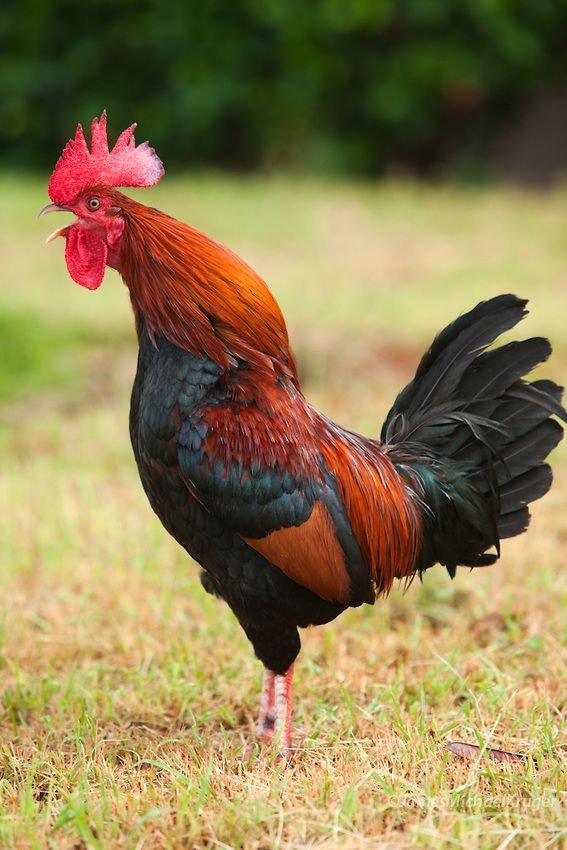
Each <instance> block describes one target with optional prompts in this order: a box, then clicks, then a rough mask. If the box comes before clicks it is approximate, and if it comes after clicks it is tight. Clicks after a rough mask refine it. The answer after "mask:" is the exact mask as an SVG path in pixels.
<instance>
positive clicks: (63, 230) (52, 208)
mask: <svg viewBox="0 0 567 850" xmlns="http://www.w3.org/2000/svg"><path fill="white" fill-rule="evenodd" d="M52 212H73V210H72V209H69V207H60V206H58V205H57V204H47V206H46V207H44V208H43V209H42V210H41V212H40V213H39V215H38V218H43V216H44V215H47V213H52ZM71 227H72V225H70V224H64V225H63V226H62V227H58V228H57V230H54V231H53V233H50V234H49V236H48V237H47V239H46V240H45V244H46V245H48V244H49V243H50V242H53V240H54V239H57V237H58V236H67V234H68V232H69V230H70V229H71Z"/></svg>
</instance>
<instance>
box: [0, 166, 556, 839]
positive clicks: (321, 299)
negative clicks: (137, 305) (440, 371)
mask: <svg viewBox="0 0 567 850" xmlns="http://www.w3.org/2000/svg"><path fill="white" fill-rule="evenodd" d="M6 187H7V188H6ZM13 193H14V184H13V183H10V182H9V181H8V182H7V183H6V184H5V197H6V198H7V199H8V200H10V201H11V200H12V198H14V204H15V207H16V212H15V213H13V215H12V216H11V217H9V216H8V215H7V214H6V215H5V218H4V220H3V222H2V224H3V238H4V239H6V240H7V241H9V243H10V246H11V247H10V257H11V259H10V260H9V262H8V264H7V267H6V271H5V273H6V283H7V284H8V288H7V289H6V290H4V294H3V296H2V301H1V302H0V306H1V307H2V308H4V309H8V308H9V309H11V310H13V309H15V310H17V311H19V314H21V313H22V311H25V310H27V309H28V308H29V307H33V309H34V310H35V311H36V312H39V313H40V314H41V315H42V316H44V317H45V319H46V321H48V322H50V323H52V324H54V325H57V324H60V323H62V324H70V325H73V326H77V323H82V325H80V327H85V328H86V327H87V326H90V325H91V324H92V326H93V327H95V328H97V329H98V332H99V334H101V335H102V339H99V340H98V342H97V344H96V346H97V347H96V349H95V348H93V345H91V344H89V345H88V346H86V348H84V347H81V346H78V345H77V346H76V347H75V348H72V347H69V348H66V349H64V350H62V351H61V356H62V357H67V358H69V359H72V360H73V363H74V362H75V361H76V363H77V368H76V372H77V374H76V380H74V382H71V384H68V383H65V384H64V386H63V388H61V387H60V386H58V385H54V386H51V387H46V388H45V390H44V392H41V393H37V392H34V393H33V394H28V395H27V397H25V398H20V399H17V400H15V401H6V403H5V404H4V406H3V420H4V426H3V429H2V432H1V441H2V442H1V445H2V454H3V460H2V470H1V482H0V486H1V490H0V499H1V508H0V517H1V521H2V525H3V531H2V538H1V544H0V545H1V550H0V551H1V556H2V557H1V562H0V578H1V582H2V614H1V624H0V653H1V654H0V665H1V666H0V669H1V675H2V682H1V688H0V691H1V696H2V699H1V703H0V729H1V731H2V737H1V741H2V745H1V748H0V846H2V847H6V848H18V850H19V848H44V847H50V848H57V850H60V848H61V850H62V848H65V850H67V849H69V850H70V848H81V847H88V848H105V850H106V848H132V850H133V848H140V850H141V848H182V847H184V848H185V847H186V848H191V847H195V848H204V847H211V848H213V847H214V848H240V847H243V848H247V849H248V848H250V850H252V848H255V850H268V848H270V850H271V848H282V850H291V848H300V847H312V848H318V849H319V850H320V849H321V848H325V850H330V848H335V847H341V848H346V850H350V848H353V850H354V848H357V849H358V848H361V850H362V849H363V850H370V848H372V850H374V848H397V847H399V848H405V847H424V848H449V847H451V848H454V847H462V848H483V849H484V848H501V850H504V848H505V847H514V848H516V847H522V846H526V847H527V846H530V847H537V848H542V850H543V848H545V847H558V846H560V845H561V842H562V841H564V840H565V836H566V833H565V795H566V792H567V788H566V781H565V764H566V739H565V714H566V711H567V703H566V692H567V689H566V667H567V664H566V662H567V654H566V640H565V637H566V634H565V630H566V625H565V624H566V601H567V578H566V576H567V571H566V570H565V561H566V556H567V523H566V519H565V518H566V516H567V453H566V451H565V449H564V448H563V449H560V450H558V451H557V453H556V455H555V460H554V467H555V471H556V482H555V484H554V487H553V490H552V492H551V493H550V494H549V495H548V496H547V497H546V498H545V499H544V500H543V501H542V502H541V503H539V504H537V505H536V506H535V509H534V520H533V523H532V527H531V529H530V531H529V533H528V534H527V535H525V536H524V537H523V538H521V539H518V540H515V541H510V542H507V543H506V545H505V547H504V553H503V558H502V561H501V562H500V564H499V565H498V566H497V567H495V568H493V569H490V570H481V571H476V572H475V573H474V574H470V573H468V572H467V571H461V572H460V573H459V575H458V577H457V580H456V581H455V582H452V583H451V582H450V581H449V580H448V578H447V577H446V575H445V574H444V572H443V571H442V570H437V571H433V572H432V573H431V574H430V575H428V576H427V577H426V580H425V582H424V584H423V586H419V585H418V584H417V583H415V584H414V585H413V586H412V587H411V588H410V589H409V590H408V592H407V593H405V594H402V593H401V591H399V590H398V591H395V592H393V593H392V595H391V597H390V598H389V599H387V600H384V601H381V602H379V603H377V605H376V606H375V607H374V608H366V609H364V610H357V611H352V612H349V613H347V614H346V615H344V616H343V617H342V618H340V619H339V620H338V621H337V622H335V623H333V624H330V625H329V626H327V627H324V628H319V629H316V630H311V631H309V632H306V633H305V634H304V638H303V643H304V649H303V653H302V655H301V659H300V664H299V665H298V667H299V669H298V674H297V684H296V689H295V732H294V741H295V744H296V746H297V752H296V755H295V759H294V763H293V766H292V767H291V769H289V770H287V771H285V772H282V771H281V770H280V769H279V768H276V766H275V765H274V763H273V760H272V759H271V757H270V754H269V753H258V752H257V751H256V749H255V747H254V745H253V741H254V719H255V715H256V709H257V701H258V695H259V687H260V675H261V674H260V669H259V664H258V662H256V661H255V660H254V658H253V655H252V652H251V650H250V648H249V646H248V644H247V642H246V640H245V638H244V637H243V635H242V634H241V632H240V630H239V628H238V627H237V625H236V624H235V622H234V620H233V618H232V616H231V615H230V613H229V612H228V611H227V610H226V609H225V608H224V607H223V605H222V604H221V603H219V602H217V601H216V600H213V599H211V598H210V597H208V596H206V595H205V594H204V593H203V592H202V590H201V588H200V584H199V582H198V577H197V575H198V571H197V569H196V568H195V566H194V565H193V564H192V563H191V562H190V561H189V560H188V559H187V558H186V557H185V556H184V555H183V554H182V553H181V552H180V551H179V549H178V548H177V547H176V545H175V544H174V543H173V542H172V541H171V540H170V539H169V538H168V537H167V535H166V534H165V532H164V531H163V530H162V529H161V527H160V526H159V524H158V522H157V520H156V519H155V518H154V517H153V515H152V514H151V511H150V509H149V507H148V505H147V504H146V502H145V498H144V496H143V493H142V491H141V487H140V485H139V483H138V481H137V478H136V473H135V469H134V464H133V460H132V459H131V453H130V448H129V445H128V438H127V409H128V393H129V387H130V383H131V378H132V373H133V369H134V357H135V352H134V347H133V344H132V337H131V332H130V330H129V328H130V316H129V312H128V305H127V302H126V297H125V293H124V292H123V291H121V288H120V287H119V286H118V285H116V281H113V280H107V281H106V283H105V286H104V287H103V290H101V292H100V294H97V295H96V296H94V297H93V296H90V297H89V296H88V295H87V294H86V293H84V292H83V291H81V290H79V288H78V287H72V286H71V285H70V284H69V283H68V282H67V280H66V279H65V273H64V271H63V261H62V256H61V252H57V251H52V252H49V253H47V252H43V250H42V248H41V247H40V239H41V235H42V234H41V232H40V230H41V228H40V227H39V226H38V227H36V228H34V227H33V225H32V224H31V222H32V221H33V219H32V212H33V210H34V209H35V206H38V207H39V206H40V205H41V197H40V190H39V188H38V187H37V186H36V185H35V184H33V183H30V184H29V185H24V186H23V188H22V189H21V191H19V193H18V195H17V197H16V196H15V195H14V194H13ZM158 194H159V198H157V199H154V198H152V201H154V200H155V203H156V204H157V205H158V206H161V207H162V208H164V209H166V210H168V211H171V212H173V213H175V214H178V215H180V216H183V217H185V218H187V219H191V220H192V221H193V222H195V223H197V224H199V225H202V226H204V227H206V229H208V230H209V231H211V232H214V233H215V234H217V235H219V236H220V237H221V238H225V239H226V240H227V241H229V242H230V243H231V244H232V245H234V246H236V247H237V248H238V249H239V250H241V252H242V253H244V254H245V255H246V256H247V257H249V258H251V259H252V260H255V261H256V263H257V264H258V265H259V266H260V267H261V268H262V271H263V272H264V273H265V274H266V276H267V277H269V278H270V279H271V280H273V281H274V283H275V289H276V290H277V292H278V297H279V298H280V300H281V301H282V303H283V305H284V307H285V310H286V312H287V314H288V316H289V319H290V327H291V329H292V335H293V338H294V341H295V343H296V348H297V349H298V352H299V355H300V361H301V363H302V369H303V373H304V376H305V380H306V389H307V393H308V395H309V397H310V398H311V399H313V400H314V401H316V402H317V403H319V404H320V405H321V406H322V407H324V409H325V410H326V411H327V412H329V413H332V414H333V415H334V416H335V417H336V418H337V419H339V420H341V421H343V422H345V423H346V424H349V425H353V426H355V427H359V428H361V429H364V430H366V431H368V432H370V431H374V432H375V431H376V430H377V426H378V423H379V421H380V420H381V418H382V416H383V415H384V413H385V411H386V409H387V407H388V404H389V402H390V401H391V399H392V397H393V395H394V393H395V392H396V391H397V390H398V389H399V388H400V387H401V385H402V384H403V382H404V381H406V380H407V379H408V378H409V377H410V374H411V370H412V367H413V366H414V365H415V361H416V358H417V356H418V355H419V353H420V351H421V349H422V348H423V346H424V344H425V343H426V342H427V341H428V338H429V337H430V336H431V333H432V332H433V331H434V330H436V329H437V328H438V327H439V326H440V325H441V324H442V323H443V322H444V321H446V320H447V319H450V318H451V317H452V314H454V313H455V312H459V311H460V310H462V309H464V308H465V307H467V306H469V305H470V304H471V303H472V302H473V301H474V300H476V299H477V297H483V296H486V295H488V294H493V293H495V292H496V291H502V290H503V289H506V290H509V289H513V290H517V291H518V292H519V294H524V293H526V294H527V295H528V296H531V297H532V299H533V305H532V307H533V312H534V316H533V319H530V325H529V326H527V325H526V328H525V332H526V333H539V332H546V333H549V335H550V336H552V337H553V339H554V342H555V343H556V347H557V349H558V351H557V356H556V358H555V360H554V361H553V362H552V364H551V365H550V366H549V367H547V373H548V374H552V375H554V376H556V377H558V378H559V379H560V378H561V375H562V374H563V375H564V374H565V369H566V367H567V331H566V330H565V315H566V309H565V308H566V306H567V303H566V301H567V293H566V291H565V288H561V287H560V284H561V283H562V282H563V283H564V282H565V251H564V243H563V242H561V241H560V240H559V238H558V234H559V231H560V227H561V228H563V223H564V220H565V215H564V214H565V206H566V200H567V198H566V197H565V196H564V195H563V194H562V193H557V194H556V195H552V196H546V197H541V198H538V197H528V196H526V197H524V196H518V195H514V194H510V193H507V192H503V191H492V192H488V191H487V192H481V193H459V192H457V191H455V190H446V189H439V190H426V189H423V188H420V187H413V186H384V187H381V188H374V187H360V188H357V189H355V188H352V187H348V186H337V187H324V186H320V185H317V184H305V183H301V184H298V185H297V186H295V187H291V186H290V185H289V183H288V182H287V181H283V180H282V181H276V182H271V181H264V182H263V183H262V182H261V181H254V182H252V183H250V184H245V183H240V182H238V181H233V182H223V181H220V180H214V179H211V180H208V181H207V180H197V181H194V182H193V183H191V184H189V183H188V182H186V183H184V184H182V185H180V186H179V188H173V189H170V190H169V191H168V190H167V189H166V188H164V189H163V190H161V189H160V192H159V193H158V192H156V195H158ZM187 198H189V199H190V206H191V207H192V208H193V210H194V211H195V210H199V211H200V216H201V218H200V219H199V218H197V217H196V215H195V214H194V213H193V215H192V214H191V211H190V210H189V209H188V204H189V202H188V201H187ZM28 211H29V221H28V220H27V219H25V218H24V212H25V213H26V215H27V214H28ZM17 245H19V246H20V249H21V250H20V252H17V251H16V248H15V246H17ZM310 268H311V273H310V272H309V269H310ZM105 334H108V339H105V338H104V335H105ZM46 355H47V351H46ZM54 374H55V373H54ZM53 380H54V382H55V378H54V379H53ZM449 740H463V741H468V742H470V743H479V742H480V743H483V744H487V745H488V746H495V747H501V748H503V749H507V750H512V751H516V752H522V753H528V754H529V755H530V756H532V757H533V758H531V759H530V760H529V761H528V763H527V764H526V765H523V764H513V765H501V764H494V763H492V762H490V761H486V760H484V759H482V760H478V761H472V762H462V761H459V760H457V759H456V758H455V757H454V756H452V755H450V754H449V753H448V752H447V750H446V746H445V745H446V743H447V742H448V741H449Z"/></svg>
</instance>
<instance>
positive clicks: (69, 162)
mask: <svg viewBox="0 0 567 850" xmlns="http://www.w3.org/2000/svg"><path fill="white" fill-rule="evenodd" d="M135 129H136V124H132V126H131V127H128V129H127V130H124V131H123V132H122V133H121V134H120V136H119V137H118V141H117V142H116V144H115V145H114V147H113V148H112V150H111V151H109V150H108V139H107V137H106V112H103V113H102V115H101V117H100V120H99V119H98V118H94V119H93V123H92V127H91V136H92V142H91V148H92V150H90V151H89V149H88V147H87V143H86V141H85V136H84V133H83V128H82V127H81V125H80V124H79V125H78V126H77V132H76V133H75V138H74V139H70V140H69V141H68V142H67V145H66V146H65V150H64V151H63V153H62V154H61V156H60V157H59V161H58V163H57V165H56V166H55V171H54V172H53V174H52V175H51V180H50V181H49V197H50V198H51V200H52V201H53V202H54V203H56V204H65V203H71V202H72V201H74V200H75V198H76V197H77V195H79V193H80V192H82V191H83V189H86V188H87V187H88V186H107V187H109V188H110V187H112V186H153V185H154V184H155V183H157V182H158V180H159V179H160V178H161V177H163V174H164V170H163V165H162V162H161V160H160V158H159V157H158V155H157V154H156V152H155V151H154V149H153V148H151V147H150V146H149V144H148V142H143V143H142V144H141V145H138V147H136V142H135V141H134V130H135Z"/></svg>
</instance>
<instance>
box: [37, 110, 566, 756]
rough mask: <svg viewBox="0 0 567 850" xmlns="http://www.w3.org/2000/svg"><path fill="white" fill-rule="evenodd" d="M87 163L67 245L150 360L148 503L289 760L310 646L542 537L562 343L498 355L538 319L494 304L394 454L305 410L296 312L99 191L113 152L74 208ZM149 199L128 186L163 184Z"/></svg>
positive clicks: (142, 459)
mask: <svg viewBox="0 0 567 850" xmlns="http://www.w3.org/2000/svg"><path fill="white" fill-rule="evenodd" d="M100 126H101V125H96V126H95V127H94V134H95V136H96V133H97V132H98V128H100ZM79 143H80V140H79V142H77V139H75V148H72V149H71V152H70V154H67V157H66V158H64V159H62V160H61V161H60V164H59V165H58V169H60V171H61V172H62V173H60V174H59V175H58V172H57V170H56V172H55V174H54V177H53V178H52V184H53V185H52V186H51V187H50V194H51V195H52V198H53V200H54V201H55V202H56V203H57V204H58V205H59V208H62V207H63V208H65V209H72V210H73V211H74V212H76V214H77V215H78V216H79V222H77V223H75V224H73V225H71V226H67V227H65V228H62V229H61V230H60V231H59V232H60V233H61V234H62V235H64V236H65V237H66V239H67V262H68V266H69V270H70V271H71V274H72V275H73V277H74V278H75V280H78V282H80V283H83V285H86V286H89V287H90V288H96V286H97V285H98V284H99V283H100V280H101V279H102V274H103V273H104V265H105V264H109V265H112V266H113V267H114V268H116V269H117V270H118V271H119V272H120V274H121V275H122V277H123V279H124V281H125V283H126V284H127V286H128V288H129V291H130V296H131V300H132V305H133V308H134V313H135V317H136V327H137V332H138V339H139V345H140V351H139V358H138V370H137V374H136V379H135V382H134V389H133V393H132V404H131V413H130V434H131V439H132V445H133V448H134V454H135V457H136V462H137V464H138V469H139V472H140V476H141V479H142V483H143V486H144V489H145V491H146V493H147V495H148V498H149V501H150V503H151V505H152V507H153V509H154V511H155V512H156V513H157V515H158V516H159V518H160V520H161V521H162V523H163V525H164V526H165V528H166V529H167V530H168V531H169V532H170V534H172V535H173V537H175V539H176V540H177V541H178V542H179V543H180V544H181V545H182V546H183V547H184V548H185V549H186V550H187V552H188V553H189V554H190V555H191V556H192V557H193V558H194V559H195V560H196V561H197V562H198V563H199V564H201V566H202V567H203V573H202V583H203V585H204V587H205V589H206V590H208V591H209V592H211V593H214V594H215V595H217V596H219V597H221V598H223V599H224V600H225V601H226V602H227V603H228V605H229V606H230V607H231V609H232V610H233V611H234V613H235V615H236V616H237V618H238V620H239V622H240V623H241V625H242V627H243V628H244V631H245V632H246V634H247V636H248V638H249V639H250V641H251V642H252V645H253V647H254V650H255V652H256V655H257V656H258V658H259V659H260V660H261V661H262V662H263V664H264V666H265V668H266V677H265V688H264V695H263V703H262V717H261V732H262V734H263V736H264V737H266V738H268V739H270V738H271V737H272V736H273V733H274V729H275V728H276V729H277V728H279V727H280V726H281V734H282V736H283V739H282V742H281V743H282V746H283V748H284V749H286V748H287V747H288V746H289V723H290V692H291V671H292V669H293V663H294V661H295V658H296V656H297V654H298V652H299V648H300V639H299V634H298V627H305V626H309V625H313V624H319V623H325V622H328V621H330V620H332V619H334V618H335V617H336V616H337V615H338V614H340V613H341V612H342V611H343V610H344V609H345V608H347V607H349V606H358V605H361V604H362V603H363V602H369V603H372V602H374V600H375V597H376V595H377V594H378V593H383V592H387V591H388V590H389V589H390V587H391V585H392V582H393V580H394V578H399V579H403V578H406V579H409V578H410V577H411V576H413V575H415V574H416V573H422V572H423V571H424V570H426V569H428V568H429V567H431V566H433V565H434V564H436V563H441V564H444V565H445V566H446V567H447V569H448V570H449V572H450V574H451V575H454V572H455V569H456V567H457V566H459V565H466V566H468V567H476V566H485V565H487V564H490V563H493V562H494V561H495V560H496V558H497V557H498V554H499V542H500V540H501V539H502V538H506V537H512V536H514V535H516V534H519V533H521V532H522V531H524V530H525V528H526V527H527V525H528V522H529V512H528V508H527V504H528V503H529V502H531V501H533V500H534V499H537V498H539V497H541V496H542V495H544V493H545V492H547V490H548V489H549V487H550V484H551V471H550V468H549V467H548V466H547V465H546V464H545V463H544V461H545V458H546V457H547V455H548V453H549V452H550V451H551V449H552V448H553V447H554V446H555V445H556V444H557V443H558V442H559V440H560V439H561V436H562V428H561V426H560V425H559V424H558V423H557V422H555V421H554V420H553V419H551V418H550V415H551V414H555V415H558V416H560V417H562V418H565V415H566V414H565V411H564V410H563V408H562V407H561V403H560V402H561V389H560V388H559V387H558V386H556V385H555V384H553V383H552V382H550V381H536V382H534V383H531V384H528V383H525V382H524V381H523V380H522V378H523V376H524V375H525V374H527V373H528V372H529V371H530V370H531V369H532V368H533V367H534V366H536V365H537V364H538V363H539V362H541V361H542V360H545V359H546V358H547V357H548V355H549V353H550V346H549V343H548V342H547V341H546V340H544V339H529V340H526V341H523V342H513V343H509V344H508V345H505V346H503V347H501V348H497V349H494V350H490V351H485V349H486V348H487V347H488V346H490V345H491V344H492V343H493V342H494V340H495V339H496V338H497V337H498V335H499V334H501V333H503V332H504V331H507V330H509V329H510V328H512V327H513V326H514V325H515V324H516V323H517V322H518V321H519V320H520V319H521V318H522V317H523V316H524V315H525V310H524V307H525V304H526V302H525V301H521V300H520V299H518V298H516V297H515V296H512V295H504V296H499V297H497V298H493V299H492V300H490V301H487V302H484V303H482V304H479V305H478V306H477V307H476V308H475V309H474V310H472V311H471V312H470V313H468V314H466V315H464V316H462V317H460V318H459V319H457V321H456V322H454V323H453V324H452V325H450V326H449V327H448V328H447V329H445V331H443V332H442V333H441V334H439V335H438V336H437V337H436V339H435V341H434V343H433V345H432V347H431V348H430V350H429V351H428V352H427V354H426V355H425V356H424V358H423V359H422V362H421V364H420V365H419V368H418V371H417V373H416V376H415V378H414V380H413V381H412V382H411V383H410V384H409V385H408V386H407V387H406V388H405V389H404V390H403V392H402V393H400V395H399V396H398V398H397V399H396V402H395V404H394V407H393V408H392V410H391V411H390V413H389V414H388V417H387V419H386V422H385V425H384V428H383V430H382V437H381V439H382V441H381V442H378V441H377V440H372V439H368V438H365V437H362V436H359V435H357V434H353V433H351V432H349V431H346V430H345V429H342V428H341V427H340V426H338V425H336V424H334V423H332V422H331V421H329V420H328V419H326V418H325V417H324V416H323V415H322V414H320V413H319V412H318V411H316V410H315V409H314V408H313V407H311V406H310V405H309V403H308V402H307V401H306V400H305V398H304V396H303V395H302V393H301V389H300V386H299V380H298V377H297V372H296V369H295V362H294V359H293V355H292V354H291V351H290V348H289V343H288V338H287V332H286V328H285V323H284V320H283V317H282V315H281V313H280V311H279V308H278V307H277V304H276V303H275V301H274V299H273V298H272V296H271V294H270V293H269V290H268V289H267V287H266V285H265V284H264V283H263V281H262V280H261V279H260V278H259V277H258V276H257V275H256V274H255V273H254V272H253V271H252V269H250V268H249V267H248V266H247V265H246V264H245V263H244V262H243V261H242V260H240V259H239V258H238V257H236V256H235V255H234V254H232V253H231V252H230V251H228V249H226V248H224V247H223V246H221V245H219V244H217V243H215V242H214V241H212V240H210V239H208V238H207V237H205V236H203V235H202V234H200V233H198V232H197V231H195V230H193V229H192V228H190V227H188V226H186V225H184V224H181V223H180V222H177V221H175V220H174V219H171V218H169V217H168V216H165V215H163V214H162V213H159V212H158V211H157V210H152V209H149V208H147V207H145V206H142V205H141V204H138V203H136V202H134V201H132V200H131V199H129V198H126V197H125V196H124V195H122V194H120V193H119V192H116V191H115V190H114V189H113V188H112V187H113V186H115V185H124V184H125V182H126V178H125V175H124V174H123V173H122V172H120V174H117V175H116V176H114V175H113V177H112V178H109V177H107V178H106V180H107V182H106V183H105V182H104V181H102V180H101V181H99V182H98V183H97V180H96V162H95V161H94V160H95V153H96V150H95V141H94V140H93V156H92V162H91V163H90V165H89V167H92V169H93V177H92V178H91V179H90V180H89V181H87V185H86V186H81V187H80V192H78V193H77V192H75V186H73V192H75V195H73V196H72V197H70V194H71V190H69V189H67V196H65V193H64V189H65V187H66V186H67V183H66V182H65V180H67V182H68V181H69V173H71V171H70V165H69V161H70V160H72V157H73V156H77V153H76V147H77V145H78V144H79ZM85 148H86V146H85ZM132 150H133V151H134V152H136V151H139V150H140V149H139V148H132ZM148 150H149V149H146V150H145V151H144V157H146V159H147V156H148ZM113 154H114V152H113V153H112V154H110V155H109V154H108V151H106V156H107V157H112V156H113ZM82 155H84V154H82ZM151 155H153V156H154V157H155V155H154V154H153V152H152V154H151ZM156 159H157V158H156ZM158 162H159V160H158ZM61 163H62V164H61ZM149 164H150V165H152V166H155V162H154V161H151V162H150V163H149ZM119 165H120V163H119ZM144 165H145V166H147V168H146V171H147V170H148V169H149V165H148V162H144ZM65 169H67V171H65ZM118 170H119V169H118ZM105 173H106V174H108V169H107V171H106V172H105ZM128 174H130V172H128ZM156 174H157V171H156ZM73 179H77V178H76V177H75V172H72V173H71V182H73ZM143 179H144V180H146V183H141V182H140V180H142V178H140V179H139V180H138V182H137V183H136V182H132V178H131V176H128V177H127V180H130V182H126V185H147V184H148V183H150V182H155V180H156V179H159V175H158V176H157V177H156V176H155V175H154V176H153V177H152V178H151V179H150V178H148V177H147V176H146V173H145V172H144V176H143ZM120 180H121V182H119V181H120ZM75 196H76V197H75ZM93 201H96V202H97V203H98V206H97V207H96V208H95V206H94V205H93V203H91V202H93ZM89 210H91V211H92V215H91V213H90V212H89ZM101 257H102V271H101V268H100V265H101ZM490 550H492V551H490Z"/></svg>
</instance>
